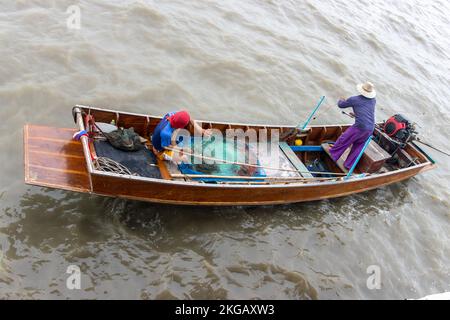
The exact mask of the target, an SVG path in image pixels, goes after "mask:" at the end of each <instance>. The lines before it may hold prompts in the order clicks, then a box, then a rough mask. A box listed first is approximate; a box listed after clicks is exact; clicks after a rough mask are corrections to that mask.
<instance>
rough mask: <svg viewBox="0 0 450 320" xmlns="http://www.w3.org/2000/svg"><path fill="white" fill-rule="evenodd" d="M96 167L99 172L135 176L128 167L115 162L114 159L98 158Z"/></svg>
mask: <svg viewBox="0 0 450 320" xmlns="http://www.w3.org/2000/svg"><path fill="white" fill-rule="evenodd" d="M94 167H95V169H97V170H100V171H104V172H112V173H117V174H127V175H130V176H131V175H135V176H137V175H138V174H133V173H131V171H130V170H128V168H127V167H125V166H124V165H122V164H120V163H119V162H117V161H114V160H113V159H110V158H107V157H98V158H97V159H95V160H94Z"/></svg>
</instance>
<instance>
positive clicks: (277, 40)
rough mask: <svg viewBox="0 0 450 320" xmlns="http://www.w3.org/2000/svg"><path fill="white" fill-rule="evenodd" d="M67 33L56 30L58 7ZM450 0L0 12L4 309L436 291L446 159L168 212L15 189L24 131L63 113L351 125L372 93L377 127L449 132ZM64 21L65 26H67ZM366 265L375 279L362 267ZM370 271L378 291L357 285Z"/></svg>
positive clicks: (26, 7)
mask: <svg viewBox="0 0 450 320" xmlns="http://www.w3.org/2000/svg"><path fill="white" fill-rule="evenodd" d="M74 4H75V5H78V6H79V9H80V21H81V25H80V29H73V28H68V26H67V23H66V22H67V19H68V18H70V17H69V16H70V12H69V13H67V12H66V10H67V8H68V7H69V6H70V5H74ZM448 12H450V3H449V2H448V1H446V0H437V1H419V0H411V1H404V0H401V1H369V0H351V1H319V0H312V1H293V0H291V1H288V0H286V1H282V0H280V1H275V0H272V1H263V0H258V1H257V0H243V1H242V0H235V1H234V0H230V1H220V0H208V1H181V0H174V1H151V0H145V1H126V0H123V1H117V0H115V1H99V0H89V1H87V0H83V1H50V0H45V1H44V0H41V1H38V0H35V1H31V0H30V1H28V0H20V1H6V0H4V1H0V119H1V120H2V125H1V127H0V128H1V130H0V142H1V145H2V153H1V154H0V163H1V169H0V173H1V180H0V246H1V252H0V298H10V299H12V298H26V299H53V298H54V299H80V298H87V299H91V298H99V299H103V298H105V299H119V298H124V299H158V298H162V299H167V298H177V299H222V298H228V299H253V298H263V299H266V298H268V299H272V298H273V299H343V298H349V299H372V298H379V299H405V298H418V297H421V296H424V295H428V294H433V293H438V292H444V291H450V204H449V195H450V190H449V189H450V188H449V186H450V179H449V178H450V174H449V173H450V166H449V158H448V157H446V156H444V155H442V154H439V153H437V152H435V151H433V150H430V149H426V150H427V151H430V154H431V155H432V156H433V158H434V159H435V160H436V161H437V164H438V168H437V169H435V170H433V171H430V172H426V173H424V174H422V175H419V176H417V177H415V178H412V179H410V180H408V181H406V182H403V183H398V184H395V185H392V186H388V187H383V188H380V189H378V190H374V191H370V192H366V193H362V194H357V195H353V196H348V197H344V198H339V199H334V200H326V201H318V202H312V203H303V204H293V205H281V206H266V207H229V208H218V207H206V208H205V207H180V206H169V205H157V204H150V203H144V202H136V201H128V200H121V199H112V198H103V197H99V196H91V195H85V194H78V193H72V192H65V191H59V190H52V189H47V188H40V187H32V186H28V185H25V184H24V181H23V180H24V175H23V160H22V158H23V146H22V138H23V137H22V127H23V125H24V124H25V123H37V124H45V125H53V126H62V127H73V126H74V124H73V121H72V117H71V114H70V110H71V107H72V106H73V105H75V104H77V103H79V104H87V105H93V106H99V107H109V108H113V109H119V110H126V111H131V112H138V113H150V114H156V115H162V114H164V113H165V112H167V111H171V110H174V109H177V108H181V107H183V108H187V109H189V110H190V111H191V113H192V115H193V116H194V117H195V118H200V119H209V120H219V121H233V122H251V123H276V124H280V123H281V124H292V125H294V124H298V123H300V122H303V121H304V120H305V119H306V117H307V116H308V114H309V112H310V111H311V109H312V108H313V107H314V106H315V104H316V103H317V101H318V99H319V97H320V96H322V95H325V96H326V97H327V103H326V104H325V106H323V107H322V109H321V110H319V113H318V117H317V119H316V120H314V122H313V123H316V124H321V123H323V124H325V123H348V122H350V119H348V118H346V117H345V116H344V115H342V114H341V113H340V111H339V110H338V109H337V107H335V106H334V105H335V101H336V99H337V98H338V97H340V96H349V95H354V94H356V92H355V84H356V83H358V82H361V81H365V80H370V81H372V82H374V83H375V85H376V88H377V91H378V96H377V101H378V104H377V119H378V120H383V119H386V118H387V117H389V116H391V115H392V114H394V113H399V112H400V113H403V114H404V115H405V116H407V117H409V118H410V119H411V120H414V121H416V122H417V123H418V124H419V125H420V128H419V131H420V133H421V136H422V137H423V139H424V140H427V141H429V142H431V143H433V144H434V145H436V146H438V147H439V148H443V149H447V152H448V150H449V147H448V145H449V144H448V137H449V136H450V129H449V127H448V125H449V123H450V107H449V103H448V101H449V100H450V91H449V88H450V77H449V74H450V22H449V17H448ZM70 26H73V25H70ZM70 265H76V266H78V267H79V268H80V270H81V283H80V286H81V287H80V289H74V290H69V289H68V288H67V286H66V280H67V279H68V277H69V274H67V273H66V271H67V268H68V267H69V266H70ZM371 268H372V269H371ZM373 268H375V269H377V270H378V271H379V272H378V271H377V272H376V273H377V276H379V278H378V279H379V280H380V282H378V283H379V286H377V287H376V288H374V287H373V286H370V285H368V278H369V277H371V276H372V275H371V274H370V272H371V271H370V272H368V269H369V270H373Z"/></svg>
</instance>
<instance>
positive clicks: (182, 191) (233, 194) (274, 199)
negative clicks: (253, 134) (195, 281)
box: [26, 106, 435, 205]
mask: <svg viewBox="0 0 450 320" xmlns="http://www.w3.org/2000/svg"><path fill="white" fill-rule="evenodd" d="M78 108H80V109H82V110H83V111H89V112H91V113H92V114H94V116H95V117H96V119H97V121H107V122H110V121H111V120H112V119H114V120H115V121H116V122H117V123H118V124H119V125H121V126H124V127H129V126H134V127H135V129H136V131H137V132H139V133H140V134H143V135H148V134H149V133H151V131H152V129H153V128H154V127H155V126H156V124H157V123H158V122H159V120H160V119H161V117H155V116H150V115H143V114H134V113H128V112H118V111H114V110H107V109H99V108H91V107H86V106H78ZM76 122H77V125H78V129H79V130H82V129H84V123H83V120H82V117H81V115H80V113H77V114H76ZM203 123H204V126H206V127H208V128H211V127H215V128H219V129H222V130H225V129H227V128H244V129H246V128H254V129H267V130H269V131H270V130H271V129H281V130H290V129H292V128H294V127H293V126H281V125H280V126H278V125H262V124H238V123H219V122H213V121H204V122H203ZM349 126H350V125H349V124H337V125H328V126H317V125H316V126H311V133H310V140H311V141H314V140H320V139H327V138H330V137H335V136H336V135H339V134H340V133H342V132H343V131H345V130H346V129H347V128H348V127H349ZM64 130H67V129H64ZM69 132H71V133H73V131H70V130H69ZM37 140H39V139H37ZM57 142H58V141H56V140H55V141H51V139H47V141H45V139H42V141H41V142H40V143H41V145H43V146H44V147H45V148H46V150H44V152H47V153H48V154H47V155H48V156H51V155H52V153H54V152H55V150H53V149H52V146H53V148H54V145H53V144H52V143H57ZM72 144H73V143H68V144H67V145H68V146H70V145H72ZM88 144H89V142H88V139H87V138H85V137H84V138H82V139H81V144H80V143H78V147H80V148H79V149H78V151H80V150H81V154H80V153H79V152H78V151H73V150H72V151H71V149H70V147H67V150H68V152H67V154H64V155H63V156H62V157H64V158H65V159H70V160H67V161H66V163H67V164H70V163H78V162H77V161H83V160H84V164H85V172H86V174H87V176H88V178H89V181H88V182H87V184H86V182H84V183H85V185H84V188H83V189H82V190H81V189H80V188H78V190H77V188H73V191H81V192H91V193H94V194H98V195H104V196H111V197H122V198H127V199H136V200H142V201H150V202H157V203H168V204H183V205H269V204H281V203H293V202H302V201H313V200H321V199H327V198H334V197H341V196H345V195H349V194H353V193H359V192H363V191H367V190H371V189H375V188H378V187H381V186H385V185H388V184H391V183H395V182H399V181H402V180H405V179H408V178H410V177H413V176H415V175H416V174H418V173H420V172H424V171H427V170H430V169H432V168H434V167H435V165H434V164H433V163H431V162H430V161H429V160H428V158H427V157H426V155H424V154H422V153H421V152H420V151H419V150H417V149H416V148H414V146H412V145H408V147H407V149H408V152H409V153H411V154H413V155H415V156H416V157H417V158H418V159H419V161H420V162H421V163H420V164H417V165H415V166H412V167H409V168H404V169H399V170H395V171H391V172H386V173H381V174H375V175H369V176H367V177H364V178H358V179H350V180H342V179H341V180H339V181H321V182H317V181H316V182H306V183H305V182H299V181H298V182H291V183H287V184H253V185H249V184H245V183H243V184H207V183H199V182H195V181H182V180H181V181H180V180H168V179H154V178H143V177H136V176H126V175H118V174H113V173H105V172H101V171H98V170H95V169H94V168H93V165H92V160H91V158H90V153H89V146H88ZM26 148H28V150H29V151H28V152H26V155H27V156H29V155H30V154H31V153H33V152H34V151H33V150H32V148H29V147H26ZM56 151H57V150H56ZM30 152H31V153H30ZM71 152H72V153H71ZM83 157H84V159H83ZM41 160H42V159H41ZM41 162H42V161H41ZM28 169H29V168H28ZM26 170H27V168H26ZM71 173H73V172H71ZM26 176H27V174H26ZM166 178H167V177H166ZM27 182H29V181H27ZM47 186H50V187H55V188H58V186H57V184H55V185H51V184H48V185H47Z"/></svg>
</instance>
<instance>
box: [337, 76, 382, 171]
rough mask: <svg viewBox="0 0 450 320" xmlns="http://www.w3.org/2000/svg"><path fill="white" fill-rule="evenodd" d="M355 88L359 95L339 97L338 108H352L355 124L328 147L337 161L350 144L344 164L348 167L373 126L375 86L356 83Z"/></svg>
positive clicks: (367, 83)
mask: <svg viewBox="0 0 450 320" xmlns="http://www.w3.org/2000/svg"><path fill="white" fill-rule="evenodd" d="M356 89H357V90H358V92H359V93H360V95H357V96H353V97H350V98H348V99H345V98H340V99H339V101H338V107H339V108H350V107H352V108H353V113H354V115H355V124H354V125H353V126H351V127H350V128H348V129H347V130H346V131H345V132H344V133H343V134H342V135H341V136H340V137H339V139H338V140H337V141H336V143H335V144H334V145H333V146H332V147H331V148H330V154H331V157H332V158H333V160H334V161H337V160H338V159H339V158H340V157H341V156H342V154H343V153H344V151H345V150H347V148H348V147H350V146H352V149H351V150H350V153H349V154H348V156H347V159H346V160H345V162H344V166H345V167H346V168H347V169H350V168H351V166H352V165H353V163H354V162H355V160H356V158H357V157H358V155H359V153H360V152H361V150H362V148H363V147H364V143H365V142H366V141H367V139H368V138H369V137H370V136H371V135H372V133H373V130H374V128H375V104H376V99H375V96H376V92H375V86H374V85H373V84H372V83H371V82H366V83H362V84H358V85H357V86H356Z"/></svg>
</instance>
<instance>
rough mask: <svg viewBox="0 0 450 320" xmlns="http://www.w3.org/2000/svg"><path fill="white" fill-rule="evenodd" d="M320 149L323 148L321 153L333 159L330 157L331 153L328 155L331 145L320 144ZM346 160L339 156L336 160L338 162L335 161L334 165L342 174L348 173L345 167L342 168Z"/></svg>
mask: <svg viewBox="0 0 450 320" xmlns="http://www.w3.org/2000/svg"><path fill="white" fill-rule="evenodd" d="M322 148H323V151H325V152H326V153H327V154H328V155H329V156H330V158H331V159H333V157H332V156H331V153H330V148H331V145H330V144H328V143H322ZM346 158H347V157H346V156H345V157H344V156H341V157H340V158H339V159H338V161H335V163H336V165H337V166H338V167H339V169H341V171H342V172H343V173H347V172H348V170H347V168H345V166H344V162H345V159H346ZM333 161H334V160H333Z"/></svg>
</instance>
